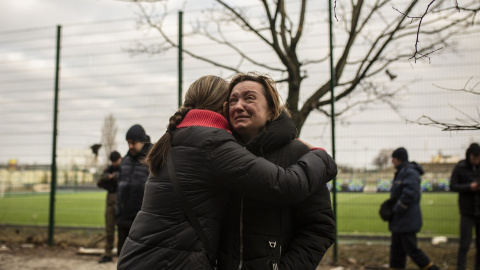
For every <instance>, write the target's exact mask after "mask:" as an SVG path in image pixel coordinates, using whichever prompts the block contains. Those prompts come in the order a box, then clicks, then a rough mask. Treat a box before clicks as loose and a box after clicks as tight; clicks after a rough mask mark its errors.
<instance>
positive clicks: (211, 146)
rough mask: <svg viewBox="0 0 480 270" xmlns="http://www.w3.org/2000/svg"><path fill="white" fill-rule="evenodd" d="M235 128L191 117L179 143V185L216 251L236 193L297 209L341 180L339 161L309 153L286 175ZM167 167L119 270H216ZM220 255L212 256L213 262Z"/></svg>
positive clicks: (208, 117)
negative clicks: (244, 141) (241, 139)
mask: <svg viewBox="0 0 480 270" xmlns="http://www.w3.org/2000/svg"><path fill="white" fill-rule="evenodd" d="M227 127H228V122H227V121H226V120H225V118H223V116H221V115H220V114H217V113H214V112H211V111H204V110H191V111H190V112H188V114H187V115H186V117H185V118H184V120H183V121H182V123H181V124H180V125H179V126H178V128H177V130H176V131H175V133H174V137H173V141H172V158H173V163H174V166H175V171H176V176H177V180H178V181H179V183H180V185H181V187H182V189H183V192H184V194H185V197H186V198H187V200H188V201H189V204H190V206H191V207H192V210H193V212H194V213H195V215H196V217H197V219H198V221H199V223H200V225H201V226H202V228H203V230H204V232H205V234H206V236H207V238H208V239H209V242H210V245H211V246H212V248H213V249H214V250H215V251H216V250H217V248H218V242H219V237H220V225H221V221H222V220H223V217H224V213H225V209H226V205H227V200H228V198H229V197H230V195H231V194H230V192H229V191H228V190H235V191H237V192H240V193H243V194H245V193H248V195H249V196H253V197H261V198H262V199H263V203H267V202H268V203H272V204H273V203H276V204H292V203H298V202H299V201H301V200H303V199H305V198H306V196H308V195H309V194H311V193H312V192H316V190H318V189H319V187H320V186H323V185H325V183H326V182H327V179H328V178H333V175H334V174H336V165H334V164H332V162H333V160H331V158H329V157H327V156H325V154H324V153H321V151H313V152H311V153H308V154H306V155H305V156H303V157H302V158H301V159H300V160H299V161H298V162H297V163H296V164H295V165H293V166H291V167H289V168H288V169H287V170H284V169H282V168H280V167H278V166H276V165H274V164H271V163H269V162H267V161H266V160H265V159H262V158H259V157H256V156H255V155H253V154H251V153H250V152H248V151H247V150H245V149H244V148H243V147H242V146H241V145H239V144H238V143H237V142H236V141H235V139H234V137H233V136H232V135H231V134H230V133H229V132H227ZM325 164H327V165H325ZM327 166H328V167H327ZM166 168H167V167H166V166H164V167H163V168H162V169H161V170H160V171H159V173H158V174H157V175H150V176H149V179H148V181H147V184H146V187H145V197H144V200H143V205H142V210H141V211H140V212H139V214H138V215H137V218H136V219H135V222H134V223H133V226H132V228H131V230H130V234H129V237H128V238H127V240H126V242H125V245H124V246H123V249H122V253H121V254H120V257H119V261H118V269H210V262H209V260H208V259H207V256H206V251H205V248H204V246H203V244H202V242H201V241H200V240H199V238H198V237H197V235H196V233H195V231H194V229H193V227H192V226H191V225H190V222H189V221H188V219H187V218H186V216H185V214H184V212H183V209H182V208H181V206H180V204H179V201H178V198H177V196H176V194H175V192H174V190H173V188H172V185H171V181H170V177H169V174H168V170H167V169H166ZM327 170H328V171H329V173H327V172H326V171H327ZM327 174H328V176H327ZM307 176H308V177H307ZM307 178H308V179H307ZM259 179H261V180H260V181H259ZM216 256H217V254H209V257H210V258H211V259H212V261H213V260H215V259H216Z"/></svg>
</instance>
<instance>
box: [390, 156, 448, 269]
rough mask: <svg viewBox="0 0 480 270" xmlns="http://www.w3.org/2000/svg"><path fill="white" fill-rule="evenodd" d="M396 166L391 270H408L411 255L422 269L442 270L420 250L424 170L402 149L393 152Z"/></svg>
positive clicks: (393, 184)
mask: <svg viewBox="0 0 480 270" xmlns="http://www.w3.org/2000/svg"><path fill="white" fill-rule="evenodd" d="M392 164H393V166H394V167H395V169H396V172H395V175H394V178H393V182H392V189H391V191H390V199H392V200H395V201H396V203H395V205H394V207H393V218H392V219H391V220H390V221H389V222H388V228H389V230H390V231H391V232H392V236H391V243H390V269H391V270H394V269H405V266H406V262H407V255H408V256H409V257H410V258H411V259H412V261H413V262H415V264H417V265H418V267H420V269H429V270H437V269H439V268H438V267H437V266H436V265H435V264H434V263H433V262H432V261H430V259H429V258H428V256H427V255H425V253H424V252H423V251H422V250H421V249H419V248H418V245H417V233H418V232H419V231H420V229H421V227H422V213H421V211H420V197H421V193H420V181H421V180H420V176H421V175H422V174H423V169H422V167H420V165H418V164H417V163H415V162H409V161H408V152H407V150H406V149H405V148H403V147H400V148H398V149H396V150H395V151H393V153H392Z"/></svg>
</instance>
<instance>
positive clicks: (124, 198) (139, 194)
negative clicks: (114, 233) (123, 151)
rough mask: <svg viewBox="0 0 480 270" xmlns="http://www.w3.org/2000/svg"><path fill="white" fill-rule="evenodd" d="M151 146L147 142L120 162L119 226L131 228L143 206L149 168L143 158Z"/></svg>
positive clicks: (117, 213)
mask: <svg viewBox="0 0 480 270" xmlns="http://www.w3.org/2000/svg"><path fill="white" fill-rule="evenodd" d="M151 147H152V145H151V144H149V143H146V144H145V145H144V146H143V148H142V150H141V151H140V152H139V153H138V154H137V155H136V156H133V155H131V154H130V152H128V154H127V155H126V156H125V157H124V158H123V159H122V162H121V163H120V176H119V181H118V186H117V207H116V223H117V226H119V227H122V228H130V227H131V226H132V223H133V220H134V219H135V216H136V215H137V213H138V211H140V208H141V207H142V200H143V191H144V189H145V182H147V178H148V168H147V166H145V165H144V164H143V163H142V160H143V159H144V158H145V156H146V155H147V153H148V151H150V148H151Z"/></svg>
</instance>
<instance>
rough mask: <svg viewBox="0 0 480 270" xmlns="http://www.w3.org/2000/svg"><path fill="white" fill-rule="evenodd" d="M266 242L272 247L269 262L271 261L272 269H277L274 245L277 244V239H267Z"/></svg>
mask: <svg viewBox="0 0 480 270" xmlns="http://www.w3.org/2000/svg"><path fill="white" fill-rule="evenodd" d="M268 244H269V245H270V248H271V249H272V250H271V252H270V260H269V262H270V263H271V265H272V267H271V269H272V270H278V261H277V256H276V254H275V247H276V246H277V241H268ZM280 250H281V246H280Z"/></svg>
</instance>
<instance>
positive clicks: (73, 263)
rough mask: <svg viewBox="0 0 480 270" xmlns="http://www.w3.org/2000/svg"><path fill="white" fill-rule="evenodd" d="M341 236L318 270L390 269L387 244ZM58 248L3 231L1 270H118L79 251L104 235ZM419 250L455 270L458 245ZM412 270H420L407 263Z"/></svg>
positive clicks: (43, 235)
mask: <svg viewBox="0 0 480 270" xmlns="http://www.w3.org/2000/svg"><path fill="white" fill-rule="evenodd" d="M344 238H346V237H342V236H340V238H339V243H338V246H337V262H336V263H335V262H334V258H333V251H334V248H333V247H332V248H330V249H329V251H328V252H327V254H326V255H325V257H324V259H323V260H322V262H321V263H320V265H319V267H318V268H317V270H332V269H335V270H342V269H343V270H347V269H352V270H353V269H386V268H387V266H388V253H389V243H388V241H385V240H384V241H372V240H368V239H367V240H352V239H350V240H348V239H344ZM54 239H55V244H54V245H53V246H48V245H47V242H48V233H47V231H46V230H45V229H35V228H10V227H0V270H7V269H8V270H17V269H18V270H33V269H35V270H47V269H48V270H60V269H62V270H70V269H71V270H73V269H75V270H87V269H88V270H90V269H99V270H110V269H116V261H117V258H116V257H115V258H114V262H112V263H104V264H98V263H97V260H98V259H99V256H100V255H84V254H79V248H80V247H86V248H101V247H102V246H103V241H102V240H103V235H102V233H101V231H98V230H92V231H80V230H79V231H71V230H69V231H61V230H56V231H55V238H54ZM419 246H420V247H421V248H422V249H423V250H424V251H425V253H427V255H428V256H429V257H430V259H431V260H433V261H434V262H435V263H436V264H437V265H438V266H440V267H441V268H442V269H444V270H445V269H455V262H456V253H457V248H458V244H457V243H448V242H447V243H443V244H439V245H432V244H431V243H430V242H427V241H422V242H420V244H419ZM473 252H474V248H472V250H471V251H470V253H469V259H468V260H469V261H468V266H469V268H470V269H473ZM407 267H408V268H409V269H417V267H416V265H415V264H413V263H412V262H411V261H410V260H408V265H407Z"/></svg>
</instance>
